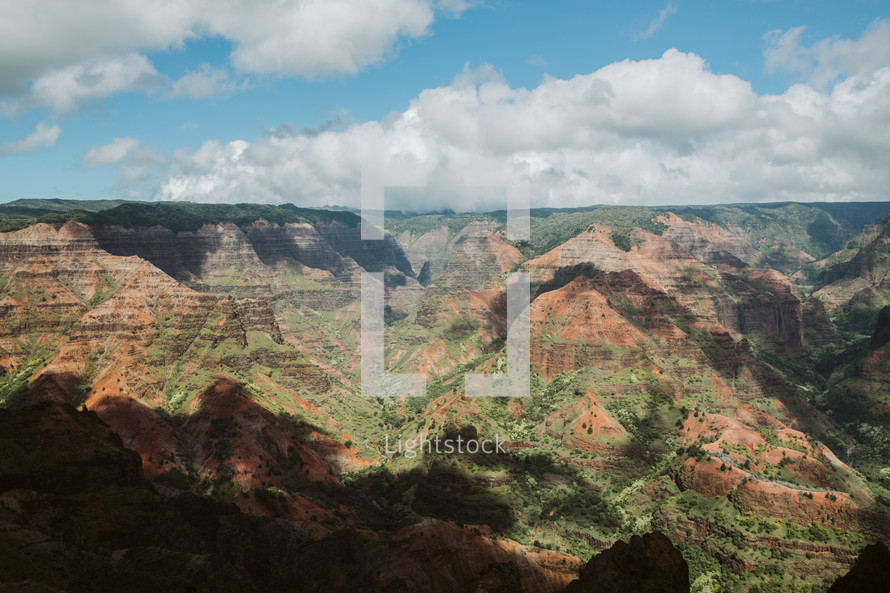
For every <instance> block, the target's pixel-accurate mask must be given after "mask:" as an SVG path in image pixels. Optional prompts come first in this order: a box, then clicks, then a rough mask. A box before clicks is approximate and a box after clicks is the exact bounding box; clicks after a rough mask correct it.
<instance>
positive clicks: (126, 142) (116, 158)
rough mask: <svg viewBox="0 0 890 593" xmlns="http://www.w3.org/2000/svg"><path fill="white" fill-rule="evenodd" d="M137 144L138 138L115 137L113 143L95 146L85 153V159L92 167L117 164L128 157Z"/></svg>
mask: <svg viewBox="0 0 890 593" xmlns="http://www.w3.org/2000/svg"><path fill="white" fill-rule="evenodd" d="M137 146H139V140H137V139H136V138H115V139H114V140H113V141H112V142H111V144H106V145H104V146H94V147H93V148H91V149H89V150H88V151H87V153H86V154H85V155H83V161H84V163H86V164H87V166H89V167H91V168H96V167H103V166H105V165H116V164H117V163H119V162H121V161H122V160H124V158H126V156H127V155H128V154H130V153H131V152H132V151H133V150H134V149H135V148H136V147H137Z"/></svg>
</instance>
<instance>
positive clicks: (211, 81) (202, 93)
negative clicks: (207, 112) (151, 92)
mask: <svg viewBox="0 0 890 593" xmlns="http://www.w3.org/2000/svg"><path fill="white" fill-rule="evenodd" d="M244 86H245V85H244V84H243V83H242V84H241V85H239V84H238V83H236V82H235V81H234V80H232V78H231V77H230V76H229V73H228V72H226V71H225V70H223V69H222V68H214V67H212V66H211V65H210V64H207V63H204V64H201V66H200V67H199V68H198V70H197V71H196V72H192V71H189V72H187V73H186V74H185V75H183V76H182V78H180V79H179V80H177V81H175V82H173V84H172V85H171V88H170V93H169V95H170V96H171V97H179V96H183V95H184V96H188V97H192V98H193V99H207V98H209V97H225V96H228V95H231V94H232V93H234V92H235V91H237V90H238V89H239V87H244Z"/></svg>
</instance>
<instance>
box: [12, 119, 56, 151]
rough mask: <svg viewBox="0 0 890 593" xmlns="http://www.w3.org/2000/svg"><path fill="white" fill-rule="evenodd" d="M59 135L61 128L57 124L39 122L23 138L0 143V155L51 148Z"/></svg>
mask: <svg viewBox="0 0 890 593" xmlns="http://www.w3.org/2000/svg"><path fill="white" fill-rule="evenodd" d="M61 135H62V128H60V127H59V126H56V125H52V126H48V125H46V124H45V123H39V124H37V125H36V126H35V127H34V131H33V132H31V133H30V134H28V135H27V136H25V137H24V138H20V139H18V140H16V141H14V142H7V143H4V144H0V155H6V154H27V153H31V152H37V151H38V150H40V149H42V148H53V147H54V146H55V145H56V141H58V139H59V136H61Z"/></svg>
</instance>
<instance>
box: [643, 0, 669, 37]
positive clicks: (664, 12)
mask: <svg viewBox="0 0 890 593" xmlns="http://www.w3.org/2000/svg"><path fill="white" fill-rule="evenodd" d="M674 14H677V5H676V4H674V3H673V2H672V1H671V0H669V1H668V3H667V6H665V7H664V8H662V9H661V10H660V11H659V12H658V16H657V17H655V18H654V19H653V20H652V22H651V23H649V26H648V27H647V28H646V30H645V31H640V32H639V33H637V34H636V35H634V41H639V40H640V39H649V38H650V37H652V36H653V35H655V33H656V32H657V31H658V30H659V29H661V28H662V27H663V26H664V22H665V21H666V20H667V19H668V17H669V16H671V15H674Z"/></svg>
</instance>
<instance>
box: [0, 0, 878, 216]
mask: <svg viewBox="0 0 890 593" xmlns="http://www.w3.org/2000/svg"><path fill="white" fill-rule="evenodd" d="M73 4H74V3H70V2H69V3H66V2H58V1H57V0H33V1H26V0H12V1H10V2H6V3H4V4H3V7H2V8H0V10H2V11H4V12H7V14H0V178H2V179H3V184H2V186H0V187H2V189H0V201H9V200H13V199H16V198H21V197H40V198H44V197H58V198H72V199H77V198H83V199H95V198H133V199H177V200H195V201H228V202H232V201H264V202H295V203H302V204H307V205H321V204H331V203H339V204H346V205H352V206H354V205H356V204H357V200H358V194H359V189H358V180H359V171H360V167H361V162H363V160H367V159H369V158H383V159H384V160H395V161H399V160H405V161H423V162H425V163H427V164H428V165H429V166H431V167H433V168H434V169H436V170H443V171H444V170H447V169H449V168H451V169H454V168H459V167H460V166H461V164H463V163H472V162H478V161H480V160H482V161H485V160H491V161H497V160H506V161H519V162H524V163H528V164H529V166H530V169H531V172H532V182H533V193H532V195H533V201H534V203H535V204H536V205H542V206H543V205H546V206H576V205H584V204H592V203H640V204H647V203H648V204H652V203H702V202H704V203H709V202H711V203H712V202H726V201H770V200H785V199H796V200H801V201H804V200H820V199H825V200H856V199H858V200H875V199H887V195H886V193H884V192H885V191H886V187H887V186H888V183H887V182H888V180H890V171H888V170H887V169H888V167H887V166H886V165H885V163H887V162H890V144H888V140H887V138H888V137H890V134H888V133H887V132H888V131H890V130H888V127H890V69H888V65H890V21H888V20H887V19H888V17H890V14H888V12H890V11H888V2H883V1H858V0H853V1H850V2H844V3H840V2H805V1H787V2H783V1H775V2H768V1H754V0H725V1H719V2H718V1H713V2H693V1H683V0H671V1H670V2H665V1H656V2H633V3H624V4H622V3H612V2H567V1H562V2H561V1H553V2H507V1H500V0H492V1H489V2H484V3H481V2H480V3H476V2H464V1H463V0H445V1H433V0H380V1H379V2H376V3H375V2H365V1H358V0H337V1H336V2H327V3H323V4H322V5H319V4H317V3H312V2H307V1H304V0H297V1H295V2H292V3H290V4H289V5H287V6H285V7H284V8H281V7H277V8H276V7H275V5H274V3H271V2H264V1H257V2H253V3H249V2H241V1H240V0H233V1H232V2H230V3H228V6H229V8H227V9H226V10H225V11H224V12H222V13H216V12H213V13H211V11H215V10H219V9H218V8H217V7H218V4H215V3H209V2H207V0H186V1H183V2H176V3H167V2H156V3H151V2H140V3H132V2H125V1H123V0H120V1H117V2H104V3H103V2H95V3H91V4H89V5H81V6H73ZM84 6H90V7H94V8H86V9H85V8H84ZM320 6H322V8H319V7H320ZM209 15H210V16H209ZM674 49H675V50H677V51H671V50H674ZM453 194H454V191H453V188H452V189H449V190H447V191H446V190H445V189H443V190H442V191H440V192H439V193H438V194H436V192H434V191H431V193H430V195H429V196H428V202H429V203H428V207H430V208H437V207H442V206H454V205H455V204H457V205H458V206H459V207H462V208H467V209H470V208H484V207H489V206H491V205H490V204H487V203H484V202H482V203H480V202H478V201H476V202H473V201H472V200H464V201H463V202H462V201H461V198H460V196H457V197H455V196H454V195H453ZM474 199H477V200H478V198H474ZM412 206H414V207H416V204H412Z"/></svg>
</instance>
